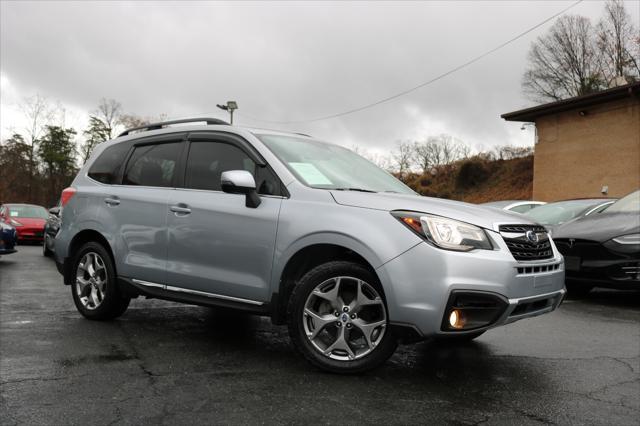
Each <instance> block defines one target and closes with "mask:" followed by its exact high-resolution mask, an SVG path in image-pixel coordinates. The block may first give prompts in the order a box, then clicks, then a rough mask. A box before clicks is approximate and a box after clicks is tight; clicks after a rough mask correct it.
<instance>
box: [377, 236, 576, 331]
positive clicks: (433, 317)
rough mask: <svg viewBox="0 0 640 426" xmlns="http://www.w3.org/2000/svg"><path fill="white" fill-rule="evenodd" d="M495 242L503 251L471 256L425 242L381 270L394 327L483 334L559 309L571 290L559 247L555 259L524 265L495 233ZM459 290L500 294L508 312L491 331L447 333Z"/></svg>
mask: <svg viewBox="0 0 640 426" xmlns="http://www.w3.org/2000/svg"><path fill="white" fill-rule="evenodd" d="M492 239H493V240H494V242H495V243H496V245H497V246H498V247H497V249H495V250H474V251H472V252H467V253H461V252H454V251H447V250H441V249H438V248H435V247H433V246H431V245H429V244H427V243H421V244H418V245H416V246H414V247H413V248H412V249H410V250H408V251H407V252H405V253H403V254H402V255H400V256H398V257H396V258H395V259H393V260H391V261H389V262H387V263H385V264H384V265H382V266H381V267H379V268H378V269H377V270H376V272H377V273H378V276H379V277H380V280H381V282H382V284H383V288H384V291H385V296H386V298H387V308H388V311H389V318H390V321H391V323H392V324H394V325H398V326H405V327H411V328H413V329H415V330H416V331H417V333H418V334H419V335H421V336H422V337H430V336H437V335H452V334H464V333H470V332H477V331H480V330H486V329H489V328H492V327H497V326H500V325H504V324H509V323H512V322H514V321H518V320H520V319H524V318H529V317H534V316H537V315H541V314H545V313H548V312H551V311H553V310H554V309H556V308H557V307H558V306H559V305H560V303H561V302H562V299H563V298H564V294H565V291H566V290H565V287H564V263H563V259H562V256H561V255H560V254H559V253H558V251H557V250H556V248H555V245H553V244H552V246H553V254H554V255H553V258H550V259H546V260H543V261H531V262H519V261H516V260H515V259H514V258H513V256H512V255H511V253H510V252H509V249H508V248H507V247H506V244H505V243H504V241H503V240H502V239H501V238H500V236H499V234H497V233H495V234H494V233H492ZM454 291H459V292H478V293H488V294H494V295H497V296H498V297H500V298H502V299H503V300H504V309H503V310H502V312H500V315H499V316H498V317H497V319H495V320H494V321H493V322H492V323H491V324H489V325H487V326H485V327H480V328H476V329H474V330H472V331H466V330H465V331H457V330H456V331H452V330H446V329H445V328H444V327H443V319H444V318H445V316H446V315H447V314H448V311H447V310H448V301H449V299H450V297H451V294H452V293H453V292H454Z"/></svg>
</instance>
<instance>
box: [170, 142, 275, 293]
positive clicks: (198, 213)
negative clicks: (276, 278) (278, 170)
mask: <svg viewBox="0 0 640 426" xmlns="http://www.w3.org/2000/svg"><path fill="white" fill-rule="evenodd" d="M234 140H235V138H231V137H222V136H220V137H214V136H212V137H211V138H205V139H204V140H203V138H200V140H191V141H190V142H189V147H188V153H187V159H186V165H185V175H184V185H183V186H184V188H182V189H177V190H176V191H175V193H174V196H173V197H172V199H171V200H169V215H168V220H167V225H168V238H169V241H168V257H167V280H166V283H167V285H168V286H172V287H179V288H182V289H187V290H192V291H196V292H201V293H204V295H207V296H210V297H221V298H223V299H227V300H229V298H231V299H230V300H235V299H242V300H248V301H254V302H265V301H267V300H269V297H270V294H269V281H270V275H271V267H272V262H273V253H274V247H275V240H276V230H277V223H278V215H279V212H280V205H281V203H282V201H283V197H282V195H281V191H282V188H281V185H280V183H279V181H278V179H277V178H276V177H275V174H273V172H272V171H271V170H270V169H269V168H268V167H262V166H258V165H256V163H255V162H254V161H253V160H252V155H249V154H248V153H247V150H246V145H245V146H243V144H238V143H234ZM228 170H247V171H249V172H251V173H252V174H253V175H254V177H255V179H256V185H257V188H258V193H259V194H260V196H261V201H262V203H261V204H260V205H259V206H258V207H257V208H251V207H246V206H245V196H244V195H241V194H227V193H224V192H222V190H221V185H220V177H221V174H222V172H224V171H228Z"/></svg>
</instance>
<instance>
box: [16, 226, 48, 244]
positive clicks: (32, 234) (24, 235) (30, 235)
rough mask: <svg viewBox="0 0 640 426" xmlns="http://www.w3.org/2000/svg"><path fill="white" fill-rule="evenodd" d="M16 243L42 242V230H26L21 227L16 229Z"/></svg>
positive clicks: (26, 228)
mask: <svg viewBox="0 0 640 426" xmlns="http://www.w3.org/2000/svg"><path fill="white" fill-rule="evenodd" d="M16 231H17V237H18V241H42V239H43V238H44V228H28V227H25V226H21V227H19V228H16Z"/></svg>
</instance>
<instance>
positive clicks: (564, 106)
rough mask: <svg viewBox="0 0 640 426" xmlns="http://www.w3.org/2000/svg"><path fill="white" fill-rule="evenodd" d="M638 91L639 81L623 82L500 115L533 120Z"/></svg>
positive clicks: (527, 120)
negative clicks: (622, 83)
mask: <svg viewBox="0 0 640 426" xmlns="http://www.w3.org/2000/svg"><path fill="white" fill-rule="evenodd" d="M639 93H640V81H636V82H634V83H630V84H625V85H623V86H618V87H614V88H611V89H606V90H602V91H600V92H595V93H589V94H587V95H582V96H576V97H574V98H569V99H562V100H560V101H555V102H551V103H548V104H543V105H538V106H534V107H531V108H526V109H521V110H519V111H513V112H508V113H506V114H502V115H501V116H500V117H502V118H504V119H505V120H507V121H525V122H533V121H535V120H536V118H538V117H540V116H543V115H549V114H555V113H558V112H563V111H568V110H574V109H578V108H586V107H590V106H593V105H597V104H601V103H604V102H610V101H615V100H618V99H623V98H626V97H629V96H633V95H634V94H635V95H638V94H639Z"/></svg>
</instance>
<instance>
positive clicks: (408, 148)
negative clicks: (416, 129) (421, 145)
mask: <svg viewBox="0 0 640 426" xmlns="http://www.w3.org/2000/svg"><path fill="white" fill-rule="evenodd" d="M413 152H414V151H413V144H411V143H410V142H396V148H395V149H394V150H393V151H392V152H391V158H392V160H393V166H394V168H395V170H396V171H397V172H398V174H399V175H400V176H404V175H405V173H407V172H408V171H409V170H410V169H411V166H412V164H413V161H412V158H413Z"/></svg>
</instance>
